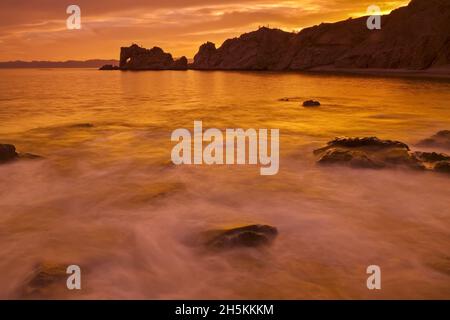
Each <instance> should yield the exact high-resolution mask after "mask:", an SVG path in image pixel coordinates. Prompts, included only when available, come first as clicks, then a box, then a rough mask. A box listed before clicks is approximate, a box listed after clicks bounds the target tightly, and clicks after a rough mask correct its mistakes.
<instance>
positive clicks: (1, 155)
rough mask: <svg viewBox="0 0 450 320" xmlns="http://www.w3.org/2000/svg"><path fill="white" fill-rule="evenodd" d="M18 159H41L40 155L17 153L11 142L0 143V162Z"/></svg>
mask: <svg viewBox="0 0 450 320" xmlns="http://www.w3.org/2000/svg"><path fill="white" fill-rule="evenodd" d="M19 159H28V160H33V159H42V157H41V156H38V155H35V154H31V153H18V152H17V151H16V147H15V146H14V145H12V144H0V164H1V163H7V162H11V161H15V160H19Z"/></svg>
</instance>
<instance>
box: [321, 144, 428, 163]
mask: <svg viewBox="0 0 450 320" xmlns="http://www.w3.org/2000/svg"><path fill="white" fill-rule="evenodd" d="M314 153H315V154H316V155H318V156H319V159H318V163H319V164H324V165H327V164H341V165H348V166H350V167H358V168H374V169H378V168H384V167H389V166H396V165H403V166H407V167H410V168H414V169H424V166H423V164H422V163H421V161H420V160H419V159H417V158H416V157H415V156H414V154H412V153H411V152H410V150H409V147H408V146H407V145H406V144H404V143H402V142H399V141H392V140H381V139H378V138H377V137H365V138H348V137H344V138H336V139H334V140H332V141H330V142H328V144H327V146H326V147H323V148H320V149H317V150H315V151H314Z"/></svg>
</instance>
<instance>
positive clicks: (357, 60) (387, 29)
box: [192, 0, 450, 70]
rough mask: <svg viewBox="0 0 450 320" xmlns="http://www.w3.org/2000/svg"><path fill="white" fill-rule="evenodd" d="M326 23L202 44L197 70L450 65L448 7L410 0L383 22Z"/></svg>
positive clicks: (444, 1)
mask: <svg viewBox="0 0 450 320" xmlns="http://www.w3.org/2000/svg"><path fill="white" fill-rule="evenodd" d="M366 21H367V18H366V17H362V18H358V19H348V20H345V21H340V22H336V23H322V24H320V25H318V26H314V27H311V28H305V29H303V30H302V31H300V32H299V33H289V32H284V31H281V30H277V29H268V28H260V29H259V30H257V31H254V32H250V33H246V34H243V35H241V36H240V37H239V38H234V39H229V40H227V41H225V42H224V43H223V44H222V46H221V47H220V48H218V49H216V47H215V45H214V44H213V43H210V42H208V43H205V44H203V45H202V46H201V47H200V49H199V52H198V53H197V55H196V56H195V58H194V63H193V65H192V68H194V69H222V70H308V69H313V68H319V67H334V68H379V69H411V70H424V69H428V68H437V67H443V66H449V65H450V41H449V37H448V35H449V34H450V23H448V21H450V2H449V1H448V0H412V1H411V2H410V4H409V5H408V6H407V7H402V8H399V9H397V10H394V11H392V12H391V13H390V14H389V15H387V16H383V17H382V22H381V23H382V28H381V30H369V29H368V28H367V25H366Z"/></svg>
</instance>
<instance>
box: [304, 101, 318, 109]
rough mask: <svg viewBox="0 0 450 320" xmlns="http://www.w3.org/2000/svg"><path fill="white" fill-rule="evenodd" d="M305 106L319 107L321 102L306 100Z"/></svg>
mask: <svg viewBox="0 0 450 320" xmlns="http://www.w3.org/2000/svg"><path fill="white" fill-rule="evenodd" d="M303 106H304V107H319V106H320V102H319V101H316V100H306V101H304V102H303Z"/></svg>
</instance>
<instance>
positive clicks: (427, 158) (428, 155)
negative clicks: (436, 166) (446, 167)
mask: <svg viewBox="0 0 450 320" xmlns="http://www.w3.org/2000/svg"><path fill="white" fill-rule="evenodd" d="M414 155H415V156H416V157H417V158H418V159H419V160H421V161H424V162H431V163H433V162H438V161H446V160H450V156H448V155H446V154H444V153H437V152H420V151H417V152H414Z"/></svg>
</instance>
